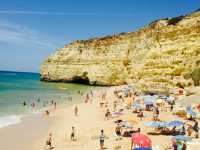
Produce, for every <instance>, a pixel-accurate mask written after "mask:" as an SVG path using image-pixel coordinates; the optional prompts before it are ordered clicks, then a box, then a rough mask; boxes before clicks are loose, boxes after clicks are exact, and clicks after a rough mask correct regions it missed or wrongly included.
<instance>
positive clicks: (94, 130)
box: [0, 87, 200, 150]
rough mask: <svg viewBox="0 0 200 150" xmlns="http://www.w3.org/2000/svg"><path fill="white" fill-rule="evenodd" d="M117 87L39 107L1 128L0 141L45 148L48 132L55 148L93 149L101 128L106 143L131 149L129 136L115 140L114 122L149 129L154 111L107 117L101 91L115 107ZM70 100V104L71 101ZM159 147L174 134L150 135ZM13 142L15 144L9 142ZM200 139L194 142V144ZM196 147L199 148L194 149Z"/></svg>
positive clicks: (22, 148) (31, 149)
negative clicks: (86, 98)
mask: <svg viewBox="0 0 200 150" xmlns="http://www.w3.org/2000/svg"><path fill="white" fill-rule="evenodd" d="M114 88H117V87H106V88H102V89H96V90H95V89H94V96H93V100H92V103H90V102H88V103H84V102H83V100H82V101H75V102H76V103H72V104H70V103H67V104H66V103H65V104H59V105H57V108H56V109H54V108H53V106H52V107H48V108H44V109H42V110H40V112H41V113H39V114H32V115H30V116H27V117H24V118H22V122H21V123H19V124H15V125H11V126H8V127H5V128H0V135H2V136H0V145H1V146H2V147H3V149H6V150H13V149H16V150H27V149H28V150H45V142H46V140H47V137H48V134H49V133H52V137H53V146H55V149H56V150H94V149H98V148H99V140H98V136H99V134H100V130H102V129H103V130H104V131H105V134H106V136H108V139H106V141H105V147H106V148H107V149H108V150H115V148H116V149H117V147H118V148H119V150H127V149H130V145H131V142H130V141H131V140H130V138H123V139H122V140H120V141H116V140H115V139H116V136H115V134H114V133H115V125H116V124H115V123H114V121H115V120H117V119H122V120H126V121H130V122H134V123H133V128H134V129H137V128H139V127H140V128H141V130H142V133H146V134H147V133H149V132H151V131H152V129H151V128H149V127H146V126H145V125H144V124H145V123H146V122H148V121H151V116H152V114H151V112H145V116H146V117H145V118H144V119H143V120H142V121H141V120H139V119H138V117H137V116H136V114H133V113H132V112H131V111H130V110H126V109H125V110H124V112H123V114H122V115H120V116H119V117H118V118H114V119H110V120H105V116H104V115H105V111H106V109H107V108H106V107H103V108H101V107H100V105H99V102H100V99H101V94H102V92H105V91H106V92H107V98H106V99H107V100H108V102H109V103H108V108H110V110H111V111H113V101H115V97H114V94H113V90H114ZM69 104H70V105H69ZM75 106H77V107H78V109H79V115H78V116H75V115H74V108H75ZM46 109H48V110H49V111H50V115H49V116H44V114H43V113H42V112H44V111H45V110H46ZM160 118H161V119H162V120H164V121H169V120H172V119H179V120H181V119H180V118H178V117H176V116H174V115H172V114H171V113H170V112H164V111H162V113H161V115H160ZM72 126H74V127H75V129H76V136H77V141H75V142H73V141H71V140H70V134H71V128H72ZM148 136H149V137H150V138H151V140H152V142H153V147H154V148H155V149H156V148H157V149H156V150H164V149H163V148H166V147H167V146H169V145H170V142H171V136H163V135H159V136H155V135H148ZM193 142H194V143H195V142H196V143H197V142H198V143H200V140H199V139H198V140H194V141H193ZM10 143H12V144H10ZM198 143H197V144H196V145H195V144H193V145H192V144H191V145H192V146H194V147H195V148H197V147H198ZM191 150H197V149H191Z"/></svg>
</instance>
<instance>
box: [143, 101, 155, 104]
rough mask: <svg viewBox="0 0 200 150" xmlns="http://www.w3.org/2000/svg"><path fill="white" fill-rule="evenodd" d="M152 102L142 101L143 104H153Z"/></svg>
mask: <svg viewBox="0 0 200 150" xmlns="http://www.w3.org/2000/svg"><path fill="white" fill-rule="evenodd" d="M153 103H154V102H152V101H144V104H145V105H153Z"/></svg>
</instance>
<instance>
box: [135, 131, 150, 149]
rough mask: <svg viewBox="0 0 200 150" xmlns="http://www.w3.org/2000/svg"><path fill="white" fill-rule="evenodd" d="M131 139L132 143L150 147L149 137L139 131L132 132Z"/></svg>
mask: <svg viewBox="0 0 200 150" xmlns="http://www.w3.org/2000/svg"><path fill="white" fill-rule="evenodd" d="M132 141H133V143H134V144H136V145H138V146H139V147H142V148H150V147H151V139H150V138H149V137H148V136H146V135H144V134H141V133H134V134H133V135H132Z"/></svg>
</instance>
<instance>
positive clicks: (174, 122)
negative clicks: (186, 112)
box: [168, 120, 184, 127]
mask: <svg viewBox="0 0 200 150" xmlns="http://www.w3.org/2000/svg"><path fill="white" fill-rule="evenodd" d="M183 124H184V122H182V121H179V120H174V121H170V122H169V123H168V126H173V127H174V126H182V125H183Z"/></svg>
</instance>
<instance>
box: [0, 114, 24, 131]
mask: <svg viewBox="0 0 200 150" xmlns="http://www.w3.org/2000/svg"><path fill="white" fill-rule="evenodd" d="M21 118H22V116H20V115H18V116H17V115H10V116H3V117H0V128H3V127H6V126H9V125H13V124H18V123H20V122H21Z"/></svg>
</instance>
